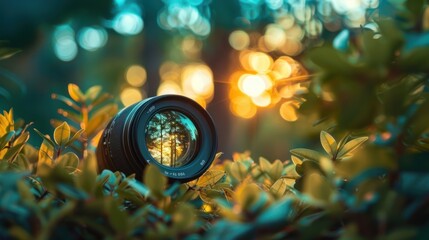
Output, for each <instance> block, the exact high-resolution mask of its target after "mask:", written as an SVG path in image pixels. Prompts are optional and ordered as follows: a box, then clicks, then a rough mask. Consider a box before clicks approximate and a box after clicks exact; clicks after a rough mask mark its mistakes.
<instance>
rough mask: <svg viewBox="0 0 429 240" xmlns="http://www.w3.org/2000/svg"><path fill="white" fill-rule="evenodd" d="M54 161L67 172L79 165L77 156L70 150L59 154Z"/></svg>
mask: <svg viewBox="0 0 429 240" xmlns="http://www.w3.org/2000/svg"><path fill="white" fill-rule="evenodd" d="M55 163H56V165H58V166H60V167H62V168H64V169H65V170H66V171H67V172H69V173H73V172H75V171H76V170H77V168H78V166H79V157H78V156H77V155H76V154H74V153H72V152H68V153H65V154H63V155H61V156H60V157H59V158H58V159H57V160H56V161H55Z"/></svg>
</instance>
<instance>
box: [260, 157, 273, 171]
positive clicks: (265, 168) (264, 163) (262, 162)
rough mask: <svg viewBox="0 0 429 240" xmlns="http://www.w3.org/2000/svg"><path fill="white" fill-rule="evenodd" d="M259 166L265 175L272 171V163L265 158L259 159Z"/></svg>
mask: <svg viewBox="0 0 429 240" xmlns="http://www.w3.org/2000/svg"><path fill="white" fill-rule="evenodd" d="M259 166H261V170H262V171H263V172H265V173H269V172H270V170H271V163H270V162H269V161H268V160H267V159H265V158H263V157H260V158H259Z"/></svg>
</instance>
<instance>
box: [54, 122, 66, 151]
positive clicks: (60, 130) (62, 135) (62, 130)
mask: <svg viewBox="0 0 429 240" xmlns="http://www.w3.org/2000/svg"><path fill="white" fill-rule="evenodd" d="M69 139H70V126H69V125H68V124H67V122H63V123H62V124H61V125H60V126H58V127H57V128H55V130H54V140H55V142H56V143H57V144H58V145H59V146H64V145H65V144H66V143H67V142H68V141H69Z"/></svg>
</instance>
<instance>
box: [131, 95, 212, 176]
mask: <svg viewBox="0 0 429 240" xmlns="http://www.w3.org/2000/svg"><path fill="white" fill-rule="evenodd" d="M134 109H135V113H134V114H130V116H129V117H131V118H132V121H131V122H130V129H129V130H131V131H129V133H130V138H129V139H128V140H129V141H128V143H130V144H134V145H133V148H134V149H135V151H136V153H137V154H136V155H138V156H140V157H137V158H136V159H137V160H138V161H140V162H141V163H142V164H143V165H145V164H155V165H157V167H158V168H159V169H160V170H161V172H162V173H163V174H164V175H166V176H167V177H169V178H170V179H173V180H177V181H181V182H186V181H189V180H192V179H195V178H197V177H199V176H201V175H202V174H203V173H204V172H205V171H206V170H207V169H208V168H209V167H210V165H211V163H212V162H213V160H214V157H215V155H216V151H217V134H216V129H215V126H214V123H213V120H212V118H211V117H210V115H209V114H208V113H207V111H206V110H205V109H204V108H203V107H201V106H200V105H199V104H198V103H196V102H195V101H193V100H191V99H189V98H187V97H183V96H180V95H170V94H169V95H162V96H158V97H156V98H153V99H150V101H147V102H146V101H145V102H144V103H142V104H141V105H140V106H139V105H138V106H136V107H135V108H134ZM167 110H172V111H178V112H180V113H182V114H184V115H185V116H186V117H188V118H189V119H190V120H191V121H192V122H193V123H194V125H195V127H196V129H197V131H198V140H197V150H196V151H195V152H194V154H193V156H192V158H193V159H191V160H189V161H188V163H187V164H185V165H183V166H180V167H169V166H165V165H162V164H161V163H159V162H158V161H157V160H156V159H154V158H153V157H152V155H151V154H150V152H149V150H148V149H147V145H146V137H142V136H144V135H145V134H143V133H145V130H146V126H147V124H148V123H149V121H150V120H151V119H152V117H153V116H154V115H155V114H157V113H159V112H162V111H167ZM139 135H141V136H139Z"/></svg>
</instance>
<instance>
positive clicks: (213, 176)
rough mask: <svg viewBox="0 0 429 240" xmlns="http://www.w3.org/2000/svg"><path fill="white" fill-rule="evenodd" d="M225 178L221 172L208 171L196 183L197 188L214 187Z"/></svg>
mask: <svg viewBox="0 0 429 240" xmlns="http://www.w3.org/2000/svg"><path fill="white" fill-rule="evenodd" d="M223 176H225V172H224V171H221V170H208V171H207V172H205V173H204V174H203V175H202V176H201V177H200V178H199V179H198V181H197V184H196V185H197V186H198V187H205V186H208V185H214V184H216V183H217V182H219V180H221V179H222V178H223Z"/></svg>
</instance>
